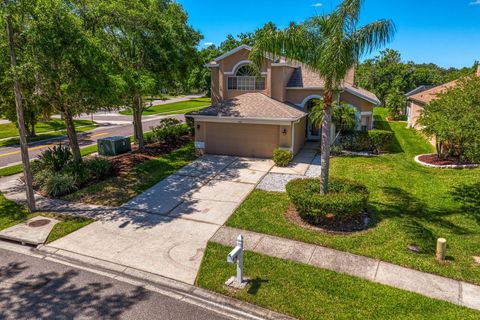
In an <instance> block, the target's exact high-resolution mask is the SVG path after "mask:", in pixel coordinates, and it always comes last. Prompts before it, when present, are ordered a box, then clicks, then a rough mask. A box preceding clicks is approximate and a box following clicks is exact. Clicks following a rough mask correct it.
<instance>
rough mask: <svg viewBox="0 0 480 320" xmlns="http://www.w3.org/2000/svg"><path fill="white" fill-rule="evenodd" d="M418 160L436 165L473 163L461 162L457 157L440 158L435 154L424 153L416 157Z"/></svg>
mask: <svg viewBox="0 0 480 320" xmlns="http://www.w3.org/2000/svg"><path fill="white" fill-rule="evenodd" d="M418 160H420V161H422V162H425V163H428V164H432V165H436V166H449V165H466V164H473V163H465V162H461V161H460V160H459V159H457V158H445V159H442V158H439V157H438V156H437V155H436V154H426V155H422V156H420V157H418Z"/></svg>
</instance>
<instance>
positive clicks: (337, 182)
mask: <svg viewBox="0 0 480 320" xmlns="http://www.w3.org/2000/svg"><path fill="white" fill-rule="evenodd" d="M286 189H287V194H288V196H289V198H290V200H291V201H292V203H293V205H294V206H295V209H296V210H297V212H298V214H299V215H300V216H301V217H302V218H303V219H304V220H306V221H308V222H310V223H313V224H321V223H322V222H324V221H325V220H326V219H327V218H329V219H338V220H342V219H346V218H347V219H348V218H351V217H354V216H356V215H359V214H361V213H362V211H363V210H365V209H367V204H368V190H367V188H366V187H365V186H364V185H363V184H361V183H357V182H355V181H351V180H347V179H339V178H330V181H329V193H327V194H325V195H321V194H320V180H318V179H295V180H292V181H290V182H289V183H288V184H287V186H286Z"/></svg>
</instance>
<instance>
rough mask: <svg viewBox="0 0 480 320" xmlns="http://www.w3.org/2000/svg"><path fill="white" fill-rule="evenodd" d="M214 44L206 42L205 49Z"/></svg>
mask: <svg viewBox="0 0 480 320" xmlns="http://www.w3.org/2000/svg"><path fill="white" fill-rule="evenodd" d="M212 44H213V42H204V43H203V45H204V46H205V47H210V46H211V45H212Z"/></svg>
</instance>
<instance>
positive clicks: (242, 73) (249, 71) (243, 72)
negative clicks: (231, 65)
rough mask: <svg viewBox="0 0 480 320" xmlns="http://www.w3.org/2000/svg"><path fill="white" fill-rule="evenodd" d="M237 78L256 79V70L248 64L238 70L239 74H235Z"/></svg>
mask: <svg viewBox="0 0 480 320" xmlns="http://www.w3.org/2000/svg"><path fill="white" fill-rule="evenodd" d="M235 75H236V76H237V77H254V76H256V74H255V70H254V69H253V67H252V66H250V65H248V64H246V65H243V66H241V67H240V68H238V70H237V72H236V73H235Z"/></svg>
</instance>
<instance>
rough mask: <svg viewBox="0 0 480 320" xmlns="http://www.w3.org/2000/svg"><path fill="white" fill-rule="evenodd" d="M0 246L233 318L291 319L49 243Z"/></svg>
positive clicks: (250, 319) (201, 289) (2, 242)
mask: <svg viewBox="0 0 480 320" xmlns="http://www.w3.org/2000/svg"><path fill="white" fill-rule="evenodd" d="M0 248H1V249H5V250H9V251H14V252H17V253H21V254H26V255H30V256H33V257H37V258H40V259H45V260H48V261H52V262H57V263H61V264H64V265H69V266H72V267H76V268H79V269H83V270H85V271H89V272H92V273H96V274H99V275H103V276H106V277H109V278H112V279H115V280H118V281H122V282H126V283H129V284H132V285H138V286H142V287H145V288H146V289H147V290H151V291H156V292H158V293H160V294H163V295H167V296H169V297H170V298H174V299H177V300H182V301H185V302H188V303H191V304H194V305H197V306H200V307H203V308H205V309H208V310H211V311H213V312H216V313H218V314H221V315H224V316H227V317H230V318H233V319H248V320H254V319H255V320H257V319H268V320H291V319H294V318H292V317H289V316H286V315H283V314H280V313H277V312H274V311H271V310H268V309H265V308H262V307H259V306H256V305H253V304H250V303H247V302H244V301H240V300H237V299H234V298H230V297H227V296H224V295H221V294H218V293H215V292H211V291H209V290H206V289H203V288H199V287H196V286H194V285H190V284H187V283H184V282H181V281H177V280H174V279H170V278H167V277H164V276H160V275H158V274H154V273H150V272H146V271H142V270H138V269H135V268H131V267H128V266H124V265H120V264H116V263H112V262H109V261H104V260H100V259H97V258H93V257H88V256H84V255H80V254H77V253H74V252H69V251H65V250H62V249H57V248H54V247H51V246H38V247H37V248H33V247H28V246H22V245H19V244H15V243H12V242H5V241H0Z"/></svg>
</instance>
